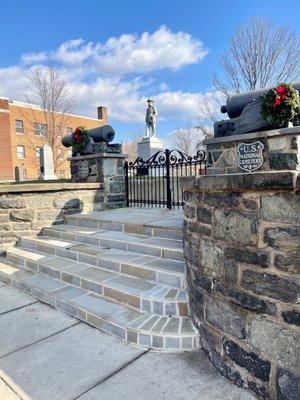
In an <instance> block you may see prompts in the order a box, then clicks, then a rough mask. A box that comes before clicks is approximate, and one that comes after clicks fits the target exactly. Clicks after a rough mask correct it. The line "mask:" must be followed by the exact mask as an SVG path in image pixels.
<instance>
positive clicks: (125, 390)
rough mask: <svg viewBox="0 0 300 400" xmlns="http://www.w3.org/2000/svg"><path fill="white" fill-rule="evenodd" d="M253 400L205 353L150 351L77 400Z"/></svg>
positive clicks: (253, 397)
mask: <svg viewBox="0 0 300 400" xmlns="http://www.w3.org/2000/svg"><path fill="white" fill-rule="evenodd" d="M102 399H109V400H120V399H122V400H141V399H143V400H158V399H159V400H212V399H213V400H254V399H257V398H256V397H255V396H254V395H252V394H251V393H250V392H248V391H246V390H245V389H241V388H238V387H237V386H235V385H233V384H232V383H231V382H229V381H228V380H226V379H225V378H223V377H222V376H220V375H219V374H218V373H217V372H216V371H215V369H214V367H213V366H212V365H211V364H210V363H209V361H208V360H207V358H206V355H205V354H204V353H203V352H197V353H182V354H178V353H177V354H162V353H154V352H149V353H147V354H145V355H144V356H142V357H140V358H139V359H138V360H136V361H135V362H133V363H132V364H130V365H129V366H128V367H127V368H125V369H123V370H122V371H120V372H119V373H118V374H116V375H114V376H112V377H111V378H109V379H108V380H106V381H105V382H103V383H100V384H99V385H97V386H96V387H95V388H93V389H91V390H90V391H89V392H87V393H85V394H84V395H82V396H80V397H79V399H78V400H102Z"/></svg>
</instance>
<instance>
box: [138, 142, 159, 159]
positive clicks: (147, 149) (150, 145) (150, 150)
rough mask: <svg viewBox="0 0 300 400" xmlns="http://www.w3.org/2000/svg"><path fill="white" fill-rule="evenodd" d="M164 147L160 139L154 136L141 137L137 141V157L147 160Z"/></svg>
mask: <svg viewBox="0 0 300 400" xmlns="http://www.w3.org/2000/svg"><path fill="white" fill-rule="evenodd" d="M163 147H164V145H163V143H162V141H161V140H160V139H158V138H157V137H156V136H151V137H143V138H142V140H141V141H140V142H139V143H138V145H137V148H138V157H141V158H142V159H143V160H144V161H146V160H148V159H149V158H150V157H152V156H153V155H154V154H155V153H157V152H158V151H160V150H162V149H163Z"/></svg>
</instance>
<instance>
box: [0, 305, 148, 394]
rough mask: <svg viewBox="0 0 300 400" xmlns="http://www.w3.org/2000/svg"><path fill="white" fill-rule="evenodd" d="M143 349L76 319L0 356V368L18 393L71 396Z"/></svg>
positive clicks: (104, 376)
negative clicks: (69, 325) (76, 322)
mask: <svg viewBox="0 0 300 400" xmlns="http://www.w3.org/2000/svg"><path fill="white" fill-rule="evenodd" d="M56 312H57V313H58V311H56ZM144 352H145V351H144V350H140V349H137V348H134V347H131V346H128V345H126V344H125V343H123V342H121V341H120V340H118V339H116V338H114V337H112V336H109V335H107V334H104V333H102V332H100V331H98V330H97V329H94V328H92V327H90V326H88V325H85V324H83V323H80V324H78V325H76V326H74V327H72V328H69V329H67V330H65V331H63V332H61V333H58V334H56V335H54V336H51V337H50V338H48V339H45V340H43V341H41V342H38V343H36V344H34V345H32V346H30V347H27V348H25V349H22V350H19V351H18V352H16V353H13V354H11V355H9V356H7V357H5V358H2V359H0V369H1V374H2V376H3V378H4V379H5V381H6V382H8V383H9V384H11V385H13V386H12V387H16V388H18V394H19V395H20V396H21V397H22V396H23V397H24V398H26V399H30V400H71V399H72V400H73V399H74V398H77V396H79V395H81V394H82V393H84V392H85V391H86V390H88V389H90V388H91V387H93V386H95V385H96V384H97V383H98V382H100V381H101V380H104V379H105V378H107V377H108V376H110V375H111V374H113V373H114V372H116V371H117V370H118V369H120V368H121V367H123V366H125V365H127V364H128V363H130V362H131V361H133V360H134V359H135V358H136V357H138V356H139V355H142V354H143V353H144ZM119 399H120V397H119Z"/></svg>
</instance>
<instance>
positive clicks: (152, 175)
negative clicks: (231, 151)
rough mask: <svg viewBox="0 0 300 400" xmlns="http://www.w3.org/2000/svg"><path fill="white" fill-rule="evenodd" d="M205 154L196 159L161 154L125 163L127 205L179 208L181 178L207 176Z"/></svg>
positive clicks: (175, 153)
mask: <svg viewBox="0 0 300 400" xmlns="http://www.w3.org/2000/svg"><path fill="white" fill-rule="evenodd" d="M205 174H206V153H205V152H204V151H203V150H199V151H198V152H197V154H196V155H195V156H194V157H191V156H188V155H187V154H184V153H183V152H182V151H179V150H169V149H166V150H163V151H159V152H157V153H156V154H154V155H153V156H152V157H150V158H149V159H148V160H146V161H144V160H143V159H142V158H140V157H138V158H137V159H136V160H135V161H134V162H130V163H128V162H126V163H125V180H126V191H127V206H128V207H130V206H145V207H147V206H150V207H151V206H152V207H167V208H176V207H177V208H180V207H182V205H183V190H182V187H181V182H180V178H181V177H183V176H193V175H205Z"/></svg>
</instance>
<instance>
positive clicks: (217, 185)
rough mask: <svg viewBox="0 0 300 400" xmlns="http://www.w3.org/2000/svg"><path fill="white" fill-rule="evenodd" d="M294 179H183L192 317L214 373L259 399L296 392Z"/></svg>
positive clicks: (299, 268) (298, 265)
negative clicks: (248, 389) (249, 391)
mask: <svg viewBox="0 0 300 400" xmlns="http://www.w3.org/2000/svg"><path fill="white" fill-rule="evenodd" d="M296 175H297V174H296V173H292V172H270V173H253V174H240V175H222V176H202V177H198V178H195V177H193V178H184V179H183V183H184V185H185V191H184V199H185V210H184V211H185V221H184V255H185V259H186V264H187V282H188V288H189V289H188V290H189V298H190V312H191V316H192V319H193V321H194V323H195V325H196V326H197V328H198V329H199V333H200V338H201V342H202V346H203V348H204V349H205V351H206V352H207V354H208V356H209V358H210V360H211V362H212V363H213V364H214V365H215V367H216V368H217V369H218V370H219V372H220V373H221V374H222V375H224V376H225V377H227V378H229V379H231V380H232V381H234V382H235V383H236V384H237V385H238V386H243V387H248V388H250V389H251V390H252V391H254V392H255V393H256V394H257V395H258V396H260V397H262V398H264V399H277V400H296V399H299V398H300V374H299V366H300V365H299V355H300V307H299V284H300V202H299V196H297V190H299V186H300V185H299V177H298V180H297V176H296Z"/></svg>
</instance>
